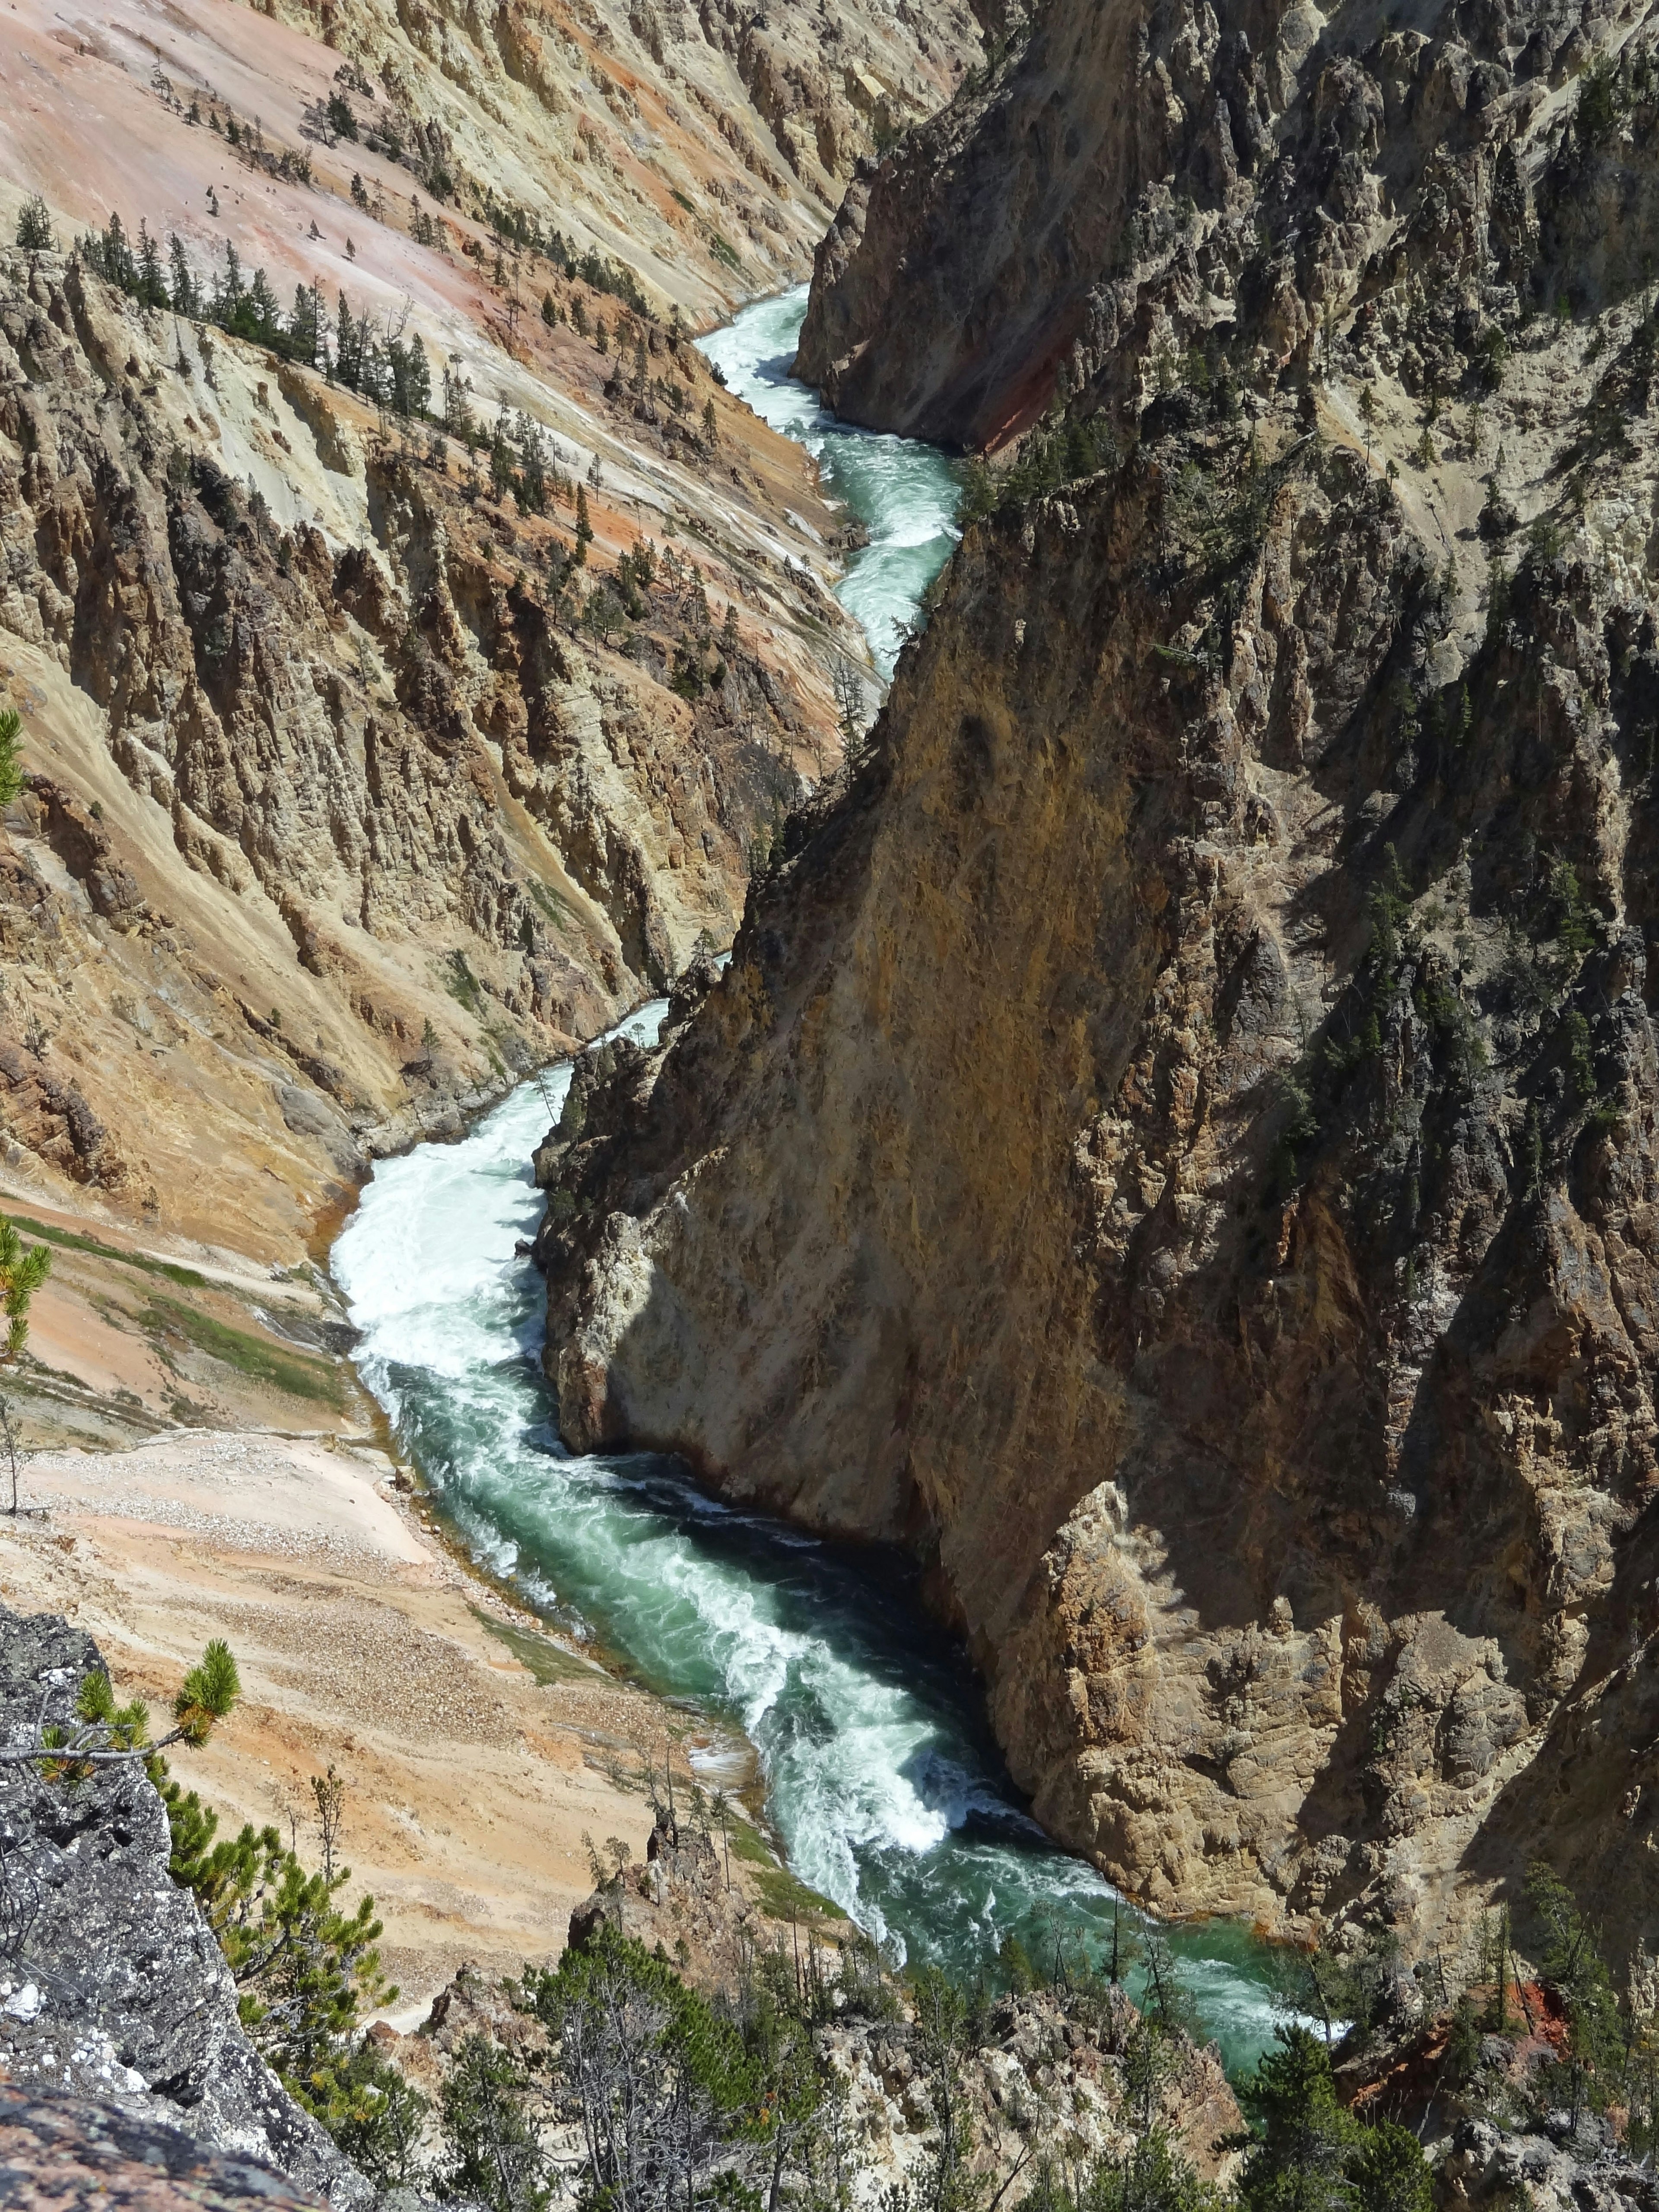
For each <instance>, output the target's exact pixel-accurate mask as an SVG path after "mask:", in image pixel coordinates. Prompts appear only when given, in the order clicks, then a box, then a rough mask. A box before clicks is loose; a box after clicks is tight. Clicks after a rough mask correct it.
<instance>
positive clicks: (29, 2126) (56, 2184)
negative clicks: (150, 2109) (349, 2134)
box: [0, 2087, 325, 2212]
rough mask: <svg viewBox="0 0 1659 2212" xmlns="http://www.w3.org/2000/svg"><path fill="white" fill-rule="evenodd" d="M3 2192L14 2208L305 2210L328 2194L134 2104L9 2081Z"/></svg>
mask: <svg viewBox="0 0 1659 2212" xmlns="http://www.w3.org/2000/svg"><path fill="white" fill-rule="evenodd" d="M0 2191H3V2193H4V2197H5V2201H6V2203H7V2204H8V2205H9V2206H11V2207H14V2208H15V2212H82V2208H83V2207H84V2208H85V2212H129V2208H130V2212H232V2208H234V2207H238V2206H242V2205H264V2206H266V2207H268V2208H270V2212H300V2208H301V2207H304V2206H311V2205H317V2204H320V2203H323V2202H324V2201H325V2200H324V2199H322V2198H321V2197H316V2196H313V2194H312V2192H311V2191H309V2190H297V2189H295V2188H294V2187H293V2186H292V2185H290V2184H289V2183H288V2182H286V2181H285V2180H284V2179H283V2178H282V2176H281V2175H280V2174H277V2173H275V2172H272V2170H271V2169H270V2166H264V2165H261V2164H258V2163H257V2162H256V2161H255V2160H252V2159H246V2158H237V2157H234V2156H233V2155H229V2154H227V2153H225V2152H223V2151H215V2150H210V2149H206V2148H204V2147H203V2146H202V2145H201V2144H200V2143H196V2142H191V2139H190V2137H189V2136H182V2135H180V2134H179V2133H178V2131H177V2130H175V2129H173V2128H166V2127H157V2126H155V2125H154V2124H152V2123H150V2122H148V2121H145V2120H141V2119H139V2118H136V2117H135V2116H134V2115H133V2114H132V2113H131V2112H122V2111H119V2110H116V2109H112V2107H111V2106H107V2105H88V2104H86V2103H83V2102H82V2100H81V2099H80V2098H78V2097H64V2096H59V2095H54V2094H53V2093H51V2092H50V2091H42V2090H34V2091H33V2092H31V2091H27V2090H19V2089H14V2088H10V2087H0Z"/></svg>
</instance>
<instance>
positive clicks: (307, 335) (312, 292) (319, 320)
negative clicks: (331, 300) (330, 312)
mask: <svg viewBox="0 0 1659 2212" xmlns="http://www.w3.org/2000/svg"><path fill="white" fill-rule="evenodd" d="M322 325H323V301H322V294H321V292H320V291H319V289H318V287H317V286H316V285H315V284H314V283H313V284H296V285H295V288H294V313H292V315H290V316H289V325H288V346H289V352H290V353H291V354H292V355H293V356H294V358H295V361H298V362H304V363H305V365H306V367H307V368H315V367H316V366H317V348H318V345H319V343H320V342H321V338H322Z"/></svg>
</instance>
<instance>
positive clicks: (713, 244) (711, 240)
mask: <svg viewBox="0 0 1659 2212" xmlns="http://www.w3.org/2000/svg"><path fill="white" fill-rule="evenodd" d="M708 251H709V252H711V253H712V254H713V255H714V258H715V260H716V261H723V262H724V263H725V264H726V267H727V268H728V269H741V268H742V267H743V264H742V262H741V261H739V260H738V253H737V248H736V247H735V246H733V245H732V243H731V241H730V240H728V239H724V238H722V237H721V236H720V233H719V231H717V230H711V231H710V232H709V234H708Z"/></svg>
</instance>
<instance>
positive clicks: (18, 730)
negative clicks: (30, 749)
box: [0, 707, 23, 806]
mask: <svg viewBox="0 0 1659 2212" xmlns="http://www.w3.org/2000/svg"><path fill="white" fill-rule="evenodd" d="M22 741H23V718H22V716H21V714H19V713H18V711H17V709H16V708H15V707H7V708H0V806H9V805H11V803H12V801H13V799H21V796H22V793H23V763H22V761H21V758H20V757H19V754H18V748H19V747H20V746H21V744H22Z"/></svg>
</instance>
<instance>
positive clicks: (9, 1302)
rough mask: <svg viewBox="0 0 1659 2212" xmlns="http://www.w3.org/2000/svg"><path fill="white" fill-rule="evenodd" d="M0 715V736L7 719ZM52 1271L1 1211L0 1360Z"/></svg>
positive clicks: (40, 1247) (44, 1251)
mask: <svg viewBox="0 0 1659 2212" xmlns="http://www.w3.org/2000/svg"><path fill="white" fill-rule="evenodd" d="M8 720H10V721H14V722H15V720H16V716H15V715H0V736H3V730H4V725H5V723H6V722H7V721H8ZM50 1273H52V1252H51V1249H50V1247H48V1246H47V1245H45V1244H29V1245H26V1244H25V1243H23V1240H22V1238H21V1237H20V1236H19V1235H18V1233H17V1228H16V1225H15V1223H14V1222H10V1221H8V1220H7V1219H5V1218H4V1217H3V1215H0V1304H3V1305H4V1307H5V1312H6V1340H5V1346H4V1348H3V1350H0V1360H13V1359H16V1358H21V1354H22V1351H23V1347H24V1346H25V1345H26V1344H27V1342H28V1336H29V1304H30V1301H31V1300H32V1299H33V1296H34V1294H35V1292H36V1291H38V1290H39V1289H40V1285H41V1284H42V1283H44V1282H45V1281H46V1277H47V1276H48V1275H49V1274H50Z"/></svg>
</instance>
